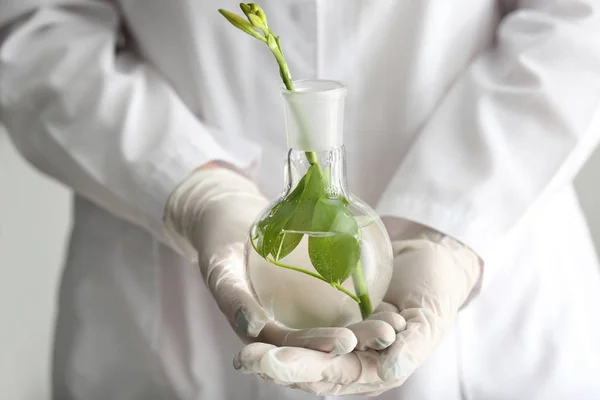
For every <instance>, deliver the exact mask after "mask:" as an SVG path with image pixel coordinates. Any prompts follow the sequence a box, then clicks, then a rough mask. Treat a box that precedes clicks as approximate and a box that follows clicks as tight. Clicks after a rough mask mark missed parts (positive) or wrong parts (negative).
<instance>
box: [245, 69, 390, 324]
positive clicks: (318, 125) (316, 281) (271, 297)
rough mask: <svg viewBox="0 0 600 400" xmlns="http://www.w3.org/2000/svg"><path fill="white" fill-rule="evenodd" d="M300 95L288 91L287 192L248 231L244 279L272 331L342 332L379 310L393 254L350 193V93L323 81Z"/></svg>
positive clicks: (302, 86)
mask: <svg viewBox="0 0 600 400" xmlns="http://www.w3.org/2000/svg"><path fill="white" fill-rule="evenodd" d="M294 86H295V90H294V91H289V90H286V89H283V90H282V95H283V98H284V112H285V121H286V131H287V139H288V147H289V150H288V153H287V159H286V162H285V189H284V191H283V192H282V194H281V195H280V196H279V197H278V198H277V199H275V200H273V201H272V202H271V203H270V204H269V206H268V207H267V208H266V209H265V210H264V212H263V213H262V214H261V215H260V216H259V217H258V218H257V220H256V221H255V223H254V224H253V226H252V227H251V229H250V232H249V237H248V240H247V243H246V248H245V263H246V266H245V267H246V276H247V280H248V284H249V287H250V289H251V291H252V293H253V294H254V296H255V297H256V299H257V300H258V302H259V303H260V304H261V306H262V307H263V308H264V309H265V310H266V311H267V312H268V313H269V314H270V316H271V317H272V318H273V320H274V321H275V322H277V323H279V324H281V325H284V326H286V327H289V328H294V329H304V328H314V327H332V326H346V325H348V324H351V323H355V322H359V321H360V320H362V319H364V318H366V317H367V316H368V315H369V314H370V313H371V312H372V310H373V309H374V308H375V307H377V305H379V303H380V302H381V301H382V299H383V296H384V294H385V292H386V290H387V288H388V285H389V283H390V280H391V276H392V247H391V243H390V239H389V237H388V234H387V231H386V229H385V227H384V226H383V224H382V222H381V219H380V218H379V216H378V215H377V214H376V213H375V211H373V210H372V209H371V208H370V207H369V206H368V205H367V204H365V203H364V202H363V201H361V200H360V199H358V198H357V197H355V196H354V195H352V193H351V192H350V191H349V189H348V186H347V184H346V171H345V167H346V164H345V150H344V146H343V143H342V139H343V122H344V99H345V96H346V88H345V87H344V86H343V85H342V84H340V83H338V82H334V81H325V80H303V81H296V82H294Z"/></svg>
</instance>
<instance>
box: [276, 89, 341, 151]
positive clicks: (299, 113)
mask: <svg viewBox="0 0 600 400" xmlns="http://www.w3.org/2000/svg"><path fill="white" fill-rule="evenodd" d="M282 96H283V98H284V112H285V124H286V132H287V139H288V147H289V148H290V149H294V150H301V151H305V152H324V151H329V150H334V149H337V148H339V147H341V146H342V145H343V131H344V101H345V97H346V88H345V87H344V85H342V84H341V83H339V82H335V81H326V80H302V81H295V82H294V91H290V90H287V89H283V90H282Z"/></svg>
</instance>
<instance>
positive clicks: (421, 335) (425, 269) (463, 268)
mask: <svg viewBox="0 0 600 400" xmlns="http://www.w3.org/2000/svg"><path fill="white" fill-rule="evenodd" d="M390 236H391V237H394V236H392V235H390ZM409 237H410V238H409ZM392 244H393V249H394V273H393V277H392V281H391V284H390V288H389V290H388V292H387V294H386V296H385V301H387V302H388V303H391V304H392V305H393V306H395V307H396V308H397V310H399V314H400V315H401V316H402V317H404V318H405V319H406V322H407V326H406V329H405V330H403V331H401V332H399V333H398V334H397V335H396V339H395V341H394V343H393V344H392V345H391V346H390V347H388V348H387V349H386V350H384V351H374V350H367V351H354V352H352V353H350V354H345V355H341V356H334V355H331V354H325V353H321V352H316V351H311V350H307V349H293V348H275V347H273V346H270V345H268V344H262V343H256V344H253V345H249V346H247V347H245V348H244V349H243V350H242V351H241V352H240V353H239V354H238V356H237V358H236V361H235V367H236V368H238V369H240V370H242V371H244V372H247V373H255V374H260V375H261V376H263V377H267V378H268V379H271V380H273V381H275V383H277V384H279V385H285V386H289V387H292V388H298V389H302V390H304V391H307V392H310V393H315V394H320V395H357V394H361V395H368V396H371V395H378V394H380V393H382V392H384V391H386V390H389V389H391V388H394V387H397V386H400V385H401V384H402V383H403V382H404V381H405V380H406V379H407V378H408V377H409V376H410V375H411V374H412V373H413V372H414V371H415V370H416V369H417V368H418V367H419V366H420V365H421V364H422V363H423V362H425V360H426V359H427V357H428V356H429V354H430V353H431V352H432V351H433V350H434V349H435V347H436V345H437V344H438V343H439V342H440V339H441V338H442V336H443V334H444V332H445V331H446V330H447V329H448V327H449V326H450V325H451V324H452V322H453V320H454V318H455V316H456V314H457V312H458V310H459V308H460V307H461V305H462V304H463V303H464V302H465V300H466V299H467V297H468V296H469V294H470V293H471V291H472V290H473V288H474V286H475V285H476V283H477V282H478V281H479V278H480V275H481V263H480V260H479V258H478V257H477V256H476V255H475V254H474V253H473V252H472V251H471V250H470V249H468V248H467V247H465V246H464V245H462V244H461V243H459V242H458V241H456V240H454V239H452V238H450V237H448V236H444V235H442V234H440V233H438V232H435V231H432V230H430V229H427V228H424V227H420V228H419V229H413V230H412V231H411V230H408V231H405V232H404V236H403V237H401V240H394V241H393V243H392ZM384 307H386V308H389V307H390V306H389V305H385V304H384ZM388 312H389V310H388ZM359 325H360V324H359ZM370 335H377V333H376V332H372V333H371V334H370Z"/></svg>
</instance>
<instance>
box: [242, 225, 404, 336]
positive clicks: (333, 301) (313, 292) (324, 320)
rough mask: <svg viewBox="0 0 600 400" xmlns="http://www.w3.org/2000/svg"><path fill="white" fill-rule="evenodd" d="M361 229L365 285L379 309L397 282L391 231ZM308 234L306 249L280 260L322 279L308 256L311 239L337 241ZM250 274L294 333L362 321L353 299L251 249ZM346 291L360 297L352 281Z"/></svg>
mask: <svg viewBox="0 0 600 400" xmlns="http://www.w3.org/2000/svg"><path fill="white" fill-rule="evenodd" d="M365 222H366V225H364V226H361V227H360V237H361V256H360V261H361V264H362V268H363V272H364V279H365V282H366V285H367V288H368V293H369V297H370V298H371V303H372V305H373V307H376V306H377V305H378V304H379V303H381V300H382V299H383V296H384V295H385V291H386V290H387V287H388V285H389V282H390V279H391V276H392V264H391V249H390V247H389V239H388V237H387V233H386V232H385V228H384V227H383V226H382V224H381V223H379V222H373V221H372V220H370V221H365ZM297 233H304V234H305V235H304V236H303V238H302V241H301V242H300V244H299V245H298V246H297V247H296V248H295V249H294V251H292V252H291V253H290V254H288V255H287V256H286V257H284V258H282V259H281V260H279V262H280V263H282V264H286V265H290V266H294V267H299V268H302V269H304V270H307V271H310V272H313V273H317V274H318V272H317V271H316V270H315V269H314V267H313V266H312V264H311V262H310V258H309V256H308V236H309V235H310V236H321V237H322V236H331V235H335V234H334V233H331V232H323V233H306V232H297ZM246 273H247V279H248V283H249V286H250V288H251V290H252V292H253V294H254V296H255V297H256V298H257V299H258V301H259V303H260V304H261V305H262V306H263V307H264V308H265V310H266V311H267V313H269V314H270V316H271V317H272V318H273V319H274V320H275V321H276V322H278V323H279V324H282V325H285V326H287V327H290V328H295V329H304V328H313V327H328V326H346V325H348V324H351V323H354V322H358V321H360V320H361V314H360V309H359V306H358V303H357V302H356V301H355V300H353V299H352V298H351V297H350V296H348V295H347V294H345V293H343V292H341V291H340V290H338V289H336V288H334V287H333V286H331V285H330V284H329V283H327V282H324V281H321V280H319V279H317V278H315V277H313V276H309V275H306V274H304V273H302V272H298V271H293V270H290V269H286V268H283V267H280V266H276V265H273V264H271V263H270V262H268V261H266V260H265V259H263V258H262V257H261V256H260V255H259V254H258V253H256V251H255V250H254V248H253V247H252V245H251V244H250V243H248V244H247V245H246ZM342 286H343V287H344V288H346V289H347V290H348V291H350V292H351V293H355V289H354V282H353V280H352V277H349V278H348V279H346V281H344V282H343V283H342Z"/></svg>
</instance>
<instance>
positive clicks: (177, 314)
mask: <svg viewBox="0 0 600 400" xmlns="http://www.w3.org/2000/svg"><path fill="white" fill-rule="evenodd" d="M260 5H261V6H262V7H263V9H265V11H266V13H267V15H268V16H269V25H270V27H271V28H272V29H273V31H274V32H275V33H277V34H278V35H280V36H281V41H282V46H283V49H284V51H285V55H286V58H287V61H288V64H289V66H290V70H291V72H292V75H293V77H294V78H295V79H300V78H323V79H334V80H339V81H342V82H343V83H344V84H346V85H347V87H348V98H347V108H346V131H345V145H346V150H347V159H348V179H349V186H350V188H351V189H352V191H353V192H355V193H356V194H357V195H358V196H359V197H361V198H363V199H365V200H366V201H368V202H369V203H370V204H371V205H372V206H376V205H377V202H378V200H379V199H380V197H381V196H382V193H383V192H384V190H385V189H386V187H387V186H388V184H389V182H390V180H391V179H392V176H393V175H394V172H395V171H396V170H397V168H398V166H399V165H400V164H401V163H402V161H403V157H404V155H405V154H406V152H407V151H408V149H409V148H410V146H411V145H412V143H413V140H414V139H415V138H416V136H417V134H418V133H419V132H420V129H421V128H422V127H423V125H424V124H426V123H427V121H428V118H429V117H430V115H431V114H432V113H433V112H434V111H435V110H436V106H437V105H438V104H439V103H440V101H441V100H442V98H443V97H444V95H445V94H446V92H447V91H448V89H449V87H450V86H451V85H452V83H453V82H454V81H455V80H456V79H457V78H458V77H459V75H460V74H461V73H462V71H463V70H464V69H465V68H466V67H467V65H468V64H469V62H470V61H471V60H472V59H473V58H474V57H476V56H477V55H478V54H479V53H480V52H481V51H483V50H484V49H486V48H488V47H490V46H491V45H492V43H493V40H494V34H495V32H496V29H497V28H498V22H499V20H500V18H501V13H502V9H501V7H500V5H499V4H498V3H497V2H496V1H492V0H462V1H446V0H423V1H414V0H394V1H393V0H378V1H359V0H317V1H315V0H294V1H291V0H263V1H262V2H261V3H260ZM118 7H120V9H121V12H122V16H123V19H124V24H125V26H126V27H127V29H128V31H129V33H130V35H131V38H132V39H131V42H130V43H129V45H135V47H136V48H137V49H138V51H139V53H140V54H141V56H142V57H143V58H144V59H146V60H147V61H148V62H149V63H150V64H151V65H153V66H154V68H156V70H158V71H159V72H160V73H161V74H162V75H163V76H164V77H165V78H166V79H167V80H168V81H169V82H170V83H171V84H172V86H173V87H174V88H175V89H176V91H177V92H178V94H179V95H180V96H181V98H182V99H183V100H184V101H185V103H186V104H187V105H188V107H189V108H190V109H191V110H192V111H193V112H194V113H195V114H196V115H197V116H198V118H199V119H201V120H202V121H204V122H205V123H206V124H207V125H208V126H211V127H214V128H215V132H217V131H218V134H215V139H216V140H217V141H218V142H219V143H220V144H221V145H222V146H223V147H224V148H226V149H228V150H229V151H230V152H231V153H232V154H234V155H236V156H237V157H240V159H244V158H248V159H249V158H251V157H254V156H257V155H259V154H260V161H261V162H260V167H259V170H258V173H257V180H258V182H259V184H260V186H261V188H262V190H263V191H264V192H265V193H266V194H267V196H269V197H272V196H274V195H276V194H277V193H278V192H279V191H280V190H281V189H282V185H283V168H282V164H283V159H284V157H285V153H286V139H285V132H284V131H283V115H282V106H281V99H280V94H279V87H280V86H281V82H280V78H279V75H278V71H277V66H276V63H275V60H274V59H273V57H272V55H271V54H270V53H269V51H268V49H267V48H266V47H265V46H264V45H262V44H261V43H259V42H258V41H256V40H254V39H252V38H250V37H248V36H247V35H245V34H244V33H242V32H240V31H238V30H235V29H234V28H233V27H231V26H230V25H229V24H228V23H227V22H226V21H225V20H224V19H223V18H222V17H221V16H220V15H219V14H218V13H217V9H218V8H225V9H229V10H235V9H236V8H237V3H236V2H234V1H229V0H227V1H216V0H170V1H163V0H122V1H120V2H119V4H118ZM524 112H526V111H524ZM148 118H152V116H148ZM435 162H436V160H431V163H432V168H435ZM455 179H457V180H459V179H460V177H458V176H457V177H455ZM488 263H489V264H490V265H492V266H493V267H494V268H495V269H497V273H496V275H495V277H494V280H493V281H492V282H491V283H490V284H489V285H488V286H487V287H486V288H485V289H484V290H483V292H482V293H481V294H480V296H479V297H477V298H476V299H475V300H474V301H473V302H472V303H470V304H469V305H468V307H467V308H466V309H464V310H462V311H461V314H460V316H459V318H458V320H457V323H456V326H455V328H454V329H453V330H452V331H451V332H450V333H449V334H448V335H447V337H446V339H445V340H444V342H443V343H442V345H441V346H440V347H439V349H438V350H437V351H436V352H435V353H434V355H433V356H432V357H431V358H430V359H429V361H428V362H427V363H426V364H425V365H424V366H423V367H422V368H420V369H419V370H418V371H417V372H416V373H415V374H414V375H413V376H412V377H411V378H410V379H409V380H408V382H407V383H406V384H405V385H404V386H403V387H401V388H398V389H396V390H392V391H390V392H388V393H386V394H385V395H382V396H381V398H382V399H386V400H387V399H390V400H391V399H410V400H416V399H427V400H435V399H444V400H454V399H484V400H492V399H499V400H509V399H510V400H515V399H527V400H530V399H544V400H552V399H570V400H593V399H598V398H600V380H599V379H597V377H598V376H600V365H599V361H598V360H600V325H599V323H598V322H597V321H596V318H595V316H597V311H596V309H597V306H598V305H600V279H599V277H598V267H597V263H596V259H595V256H594V252H593V248H592V246H591V244H590V241H589V238H588V233H587V230H586V227H585V223H584V220H583V218H582V217H581V213H580V211H579V207H578V205H577V201H576V197H575V195H574V194H573V192H572V189H571V188H570V187H569V186H564V187H560V188H557V189H555V190H554V191H553V192H552V193H550V194H547V195H546V196H545V198H544V199H543V200H540V201H538V202H537V203H536V204H535V206H534V207H532V208H531V210H529V212H528V214H527V215H526V216H525V217H524V218H522V219H521V220H520V222H519V223H518V224H517V226H515V227H514V228H513V229H512V230H511V232H510V233H509V235H508V236H507V237H506V238H505V241H504V243H503V245H502V246H500V248H499V249H497V251H496V252H495V253H494V256H492V257H491V258H489V259H488ZM56 341H57V342H56V350H55V359H54V377H53V378H54V383H55V393H56V396H57V397H56V398H59V399H64V400H67V399H70V398H73V399H86V400H93V399H102V400H105V399H145V400H147V399H182V400H192V399H194V400H195V399H206V400H238V399H244V400H254V399H268V400H271V399H273V400H275V399H277V400H280V399H281V400H283V399H286V400H287V399H290V400H291V399H312V398H314V397H313V396H311V395H308V394H303V393H301V392H296V391H291V390H287V389H284V388H280V387H276V386H274V385H271V384H269V383H266V382H263V381H261V380H260V379H259V378H256V377H251V376H244V375H241V374H239V373H237V372H235V371H234V370H233V368H232V363H231V362H232V359H233V356H234V355H235V353H236V352H237V351H238V350H239V349H240V348H241V344H240V343H239V341H238V339H237V338H236V337H235V335H234V334H233V333H232V331H231V329H230V328H229V326H228V325H227V323H226V322H225V319H224V317H222V315H221V314H220V312H219V310H218V309H217V307H216V305H215V303H214V301H213V300H212V298H211V297H210V295H209V293H208V291H207V290H206V289H205V287H204V284H203V282H202V279H201V277H200V274H199V271H198V270H197V268H195V267H194V266H192V265H190V264H187V263H186V262H184V261H183V260H182V259H181V258H180V257H178V256H177V255H176V254H175V253H173V252H172V251H170V250H169V249H168V248H166V247H164V246H163V245H161V244H160V243H159V242H157V241H156V240H154V239H153V238H152V236H151V235H150V234H148V233H147V232H146V231H144V230H142V229H141V228H138V227H136V226H135V225H132V224H129V223H128V222H125V221H123V220H120V219H118V218H116V217H114V216H112V215H111V214H109V213H107V212H106V211H104V210H102V209H101V208H99V207H97V206H96V205H94V204H93V203H91V202H88V201H87V200H84V199H83V198H78V199H77V201H76V207H75V226H74V231H73V235H72V241H71V245H70V251H69V257H68V262H67V267H66V270H65V274H64V277H63V283H62V287H61V299H60V316H59V320H58V328H57V337H56Z"/></svg>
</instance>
